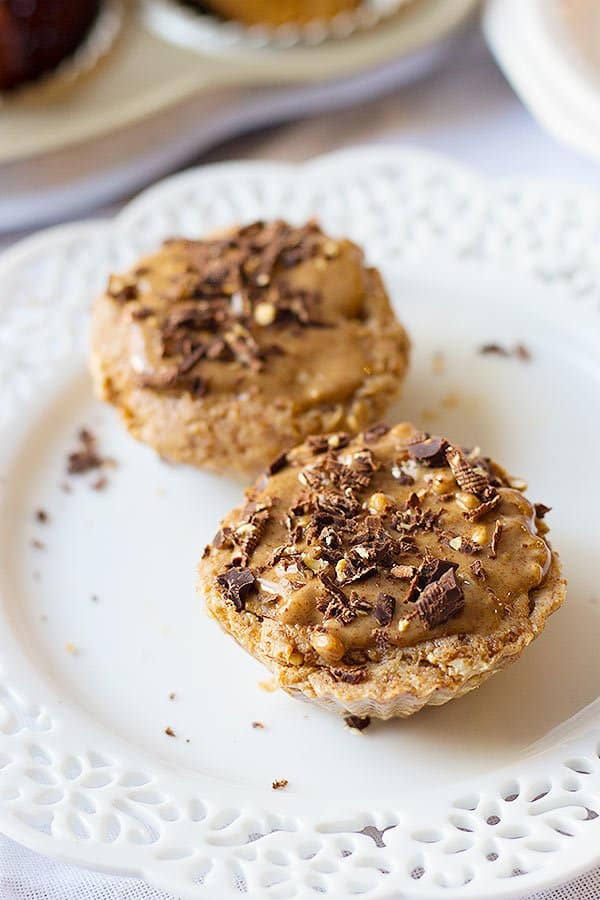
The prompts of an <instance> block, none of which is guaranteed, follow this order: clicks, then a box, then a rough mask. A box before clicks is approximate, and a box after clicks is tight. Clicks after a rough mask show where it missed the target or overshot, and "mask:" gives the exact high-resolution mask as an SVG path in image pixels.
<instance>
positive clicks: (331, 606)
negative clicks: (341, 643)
mask: <svg viewBox="0 0 600 900" xmlns="http://www.w3.org/2000/svg"><path fill="white" fill-rule="evenodd" d="M319 578H320V580H321V583H322V585H323V587H324V588H325V590H326V591H327V594H328V596H325V597H321V598H319V599H318V600H317V603H316V606H317V609H318V610H319V612H322V613H323V619H324V620H327V619H338V621H340V622H341V623H342V625H349V624H350V622H353V621H354V619H356V617H357V616H359V615H366V614H367V613H369V612H370V611H371V604H370V603H368V602H367V601H366V600H365V599H364V598H363V597H361V596H360V595H359V594H358V593H357V592H356V591H351V592H350V596H349V597H348V596H346V594H345V592H344V591H343V590H342V589H341V588H340V587H338V585H337V584H336V583H335V581H334V580H333V579H332V578H331V577H330V576H329V575H327V574H326V573H324V572H323V573H321V574H320V575H319Z"/></svg>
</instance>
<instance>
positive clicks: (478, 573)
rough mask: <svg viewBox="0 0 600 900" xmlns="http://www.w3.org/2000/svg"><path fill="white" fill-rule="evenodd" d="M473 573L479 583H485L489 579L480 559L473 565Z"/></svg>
mask: <svg viewBox="0 0 600 900" xmlns="http://www.w3.org/2000/svg"><path fill="white" fill-rule="evenodd" d="M471 572H472V573H473V575H474V577H475V578H477V579H478V580H479V581H485V579H486V578H487V575H486V572H485V569H484V568H483V565H482V562H481V560H480V559H476V560H475V561H474V562H472V563H471Z"/></svg>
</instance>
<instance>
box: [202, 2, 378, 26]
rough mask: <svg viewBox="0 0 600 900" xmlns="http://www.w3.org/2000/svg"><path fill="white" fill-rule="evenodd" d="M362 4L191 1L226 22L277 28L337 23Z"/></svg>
mask: <svg viewBox="0 0 600 900" xmlns="http://www.w3.org/2000/svg"><path fill="white" fill-rule="evenodd" d="M360 2H361V0H202V2H200V0H188V3H191V5H192V6H197V7H200V8H202V9H205V10H208V11H209V12H214V13H217V15H220V16H224V17H225V18H226V19H237V21H239V22H243V23H244V24H246V25H270V26H272V27H277V26H278V25H285V24H287V23H289V22H292V23H294V24H298V25H303V24H306V23H307V22H312V21H314V20H319V19H321V20H323V19H326V20H327V19H333V17H334V16H337V15H338V14H339V13H342V12H347V11H349V10H353V9H356V7H357V6H359V5H360Z"/></svg>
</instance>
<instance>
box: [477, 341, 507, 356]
mask: <svg viewBox="0 0 600 900" xmlns="http://www.w3.org/2000/svg"><path fill="white" fill-rule="evenodd" d="M479 352H480V353H481V354H482V355H484V356H485V355H489V356H510V353H509V352H508V350H507V349H506V347H503V346H502V345H501V344H483V345H482V346H481V347H480V348H479Z"/></svg>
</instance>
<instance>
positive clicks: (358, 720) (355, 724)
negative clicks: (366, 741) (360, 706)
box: [344, 716, 371, 731]
mask: <svg viewBox="0 0 600 900" xmlns="http://www.w3.org/2000/svg"><path fill="white" fill-rule="evenodd" d="M344 722H345V723H346V725H347V726H348V728H352V729H353V730H354V731H364V730H365V728H368V727H369V725H370V724H371V717H370V716H345V718H344Z"/></svg>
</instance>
